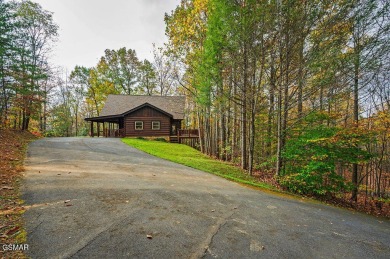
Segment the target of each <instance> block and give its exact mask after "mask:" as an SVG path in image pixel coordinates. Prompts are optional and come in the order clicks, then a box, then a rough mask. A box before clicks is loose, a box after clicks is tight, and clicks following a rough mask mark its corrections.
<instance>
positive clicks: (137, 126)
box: [134, 121, 144, 130]
mask: <svg viewBox="0 0 390 259" xmlns="http://www.w3.org/2000/svg"><path fill="white" fill-rule="evenodd" d="M134 128H135V130H143V129H144V122H143V121H136V122H135V124H134Z"/></svg>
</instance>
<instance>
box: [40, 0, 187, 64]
mask: <svg viewBox="0 0 390 259" xmlns="http://www.w3.org/2000/svg"><path fill="white" fill-rule="evenodd" d="M32 1H33V2H36V3H39V4H40V5H41V6H42V7H43V8H44V9H45V10H47V11H50V12H53V13H54V14H53V19H54V22H55V23H57V24H58V25H59V27H60V28H59V40H58V42H57V43H56V46H55V48H54V49H53V53H52V58H51V62H52V63H53V65H55V66H62V67H64V68H66V69H68V71H71V70H72V69H73V68H74V66H76V65H81V66H86V67H92V66H95V65H96V64H97V62H98V61H99V59H100V57H101V56H103V55H104V50H105V49H115V50H117V49H119V48H121V47H126V48H127V49H129V48H130V49H135V51H136V52H137V56H138V58H139V59H145V58H147V59H149V60H151V59H152V57H153V55H152V43H156V45H157V46H161V45H162V44H163V43H164V42H166V36H165V23H164V14H165V13H166V12H168V13H170V12H171V10H173V9H175V7H176V6H177V5H178V4H179V3H180V0H32Z"/></svg>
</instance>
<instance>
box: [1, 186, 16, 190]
mask: <svg viewBox="0 0 390 259" xmlns="http://www.w3.org/2000/svg"><path fill="white" fill-rule="evenodd" d="M1 189H2V190H13V189H14V187H10V186H3V187H1Z"/></svg>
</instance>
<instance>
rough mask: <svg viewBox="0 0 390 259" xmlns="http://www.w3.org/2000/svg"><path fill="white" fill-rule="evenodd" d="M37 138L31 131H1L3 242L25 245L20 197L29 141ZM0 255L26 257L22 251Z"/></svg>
mask: <svg viewBox="0 0 390 259" xmlns="http://www.w3.org/2000/svg"><path fill="white" fill-rule="evenodd" d="M36 138H37V137H36V136H35V135H33V134H31V133H30V132H28V131H18V130H17V131H14V130H0V179H1V182H0V243H1V244H23V243H25V242H26V232H25V230H24V228H23V221H22V214H23V212H24V208H23V206H22V204H23V201H22V200H21V199H20V192H19V187H20V180H21V177H22V172H23V170H24V168H23V162H24V158H25V155H26V151H27V144H28V143H29V142H30V141H32V140H34V139H36ZM0 258H24V254H23V253H22V252H21V251H3V249H0Z"/></svg>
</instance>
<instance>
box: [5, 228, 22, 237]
mask: <svg viewBox="0 0 390 259" xmlns="http://www.w3.org/2000/svg"><path fill="white" fill-rule="evenodd" d="M19 228H20V227H19V226H15V227H13V228H11V229H10V230H8V231H7V233H6V234H7V235H8V236H11V235H13V234H15V233H16V232H18V230H19Z"/></svg>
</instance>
